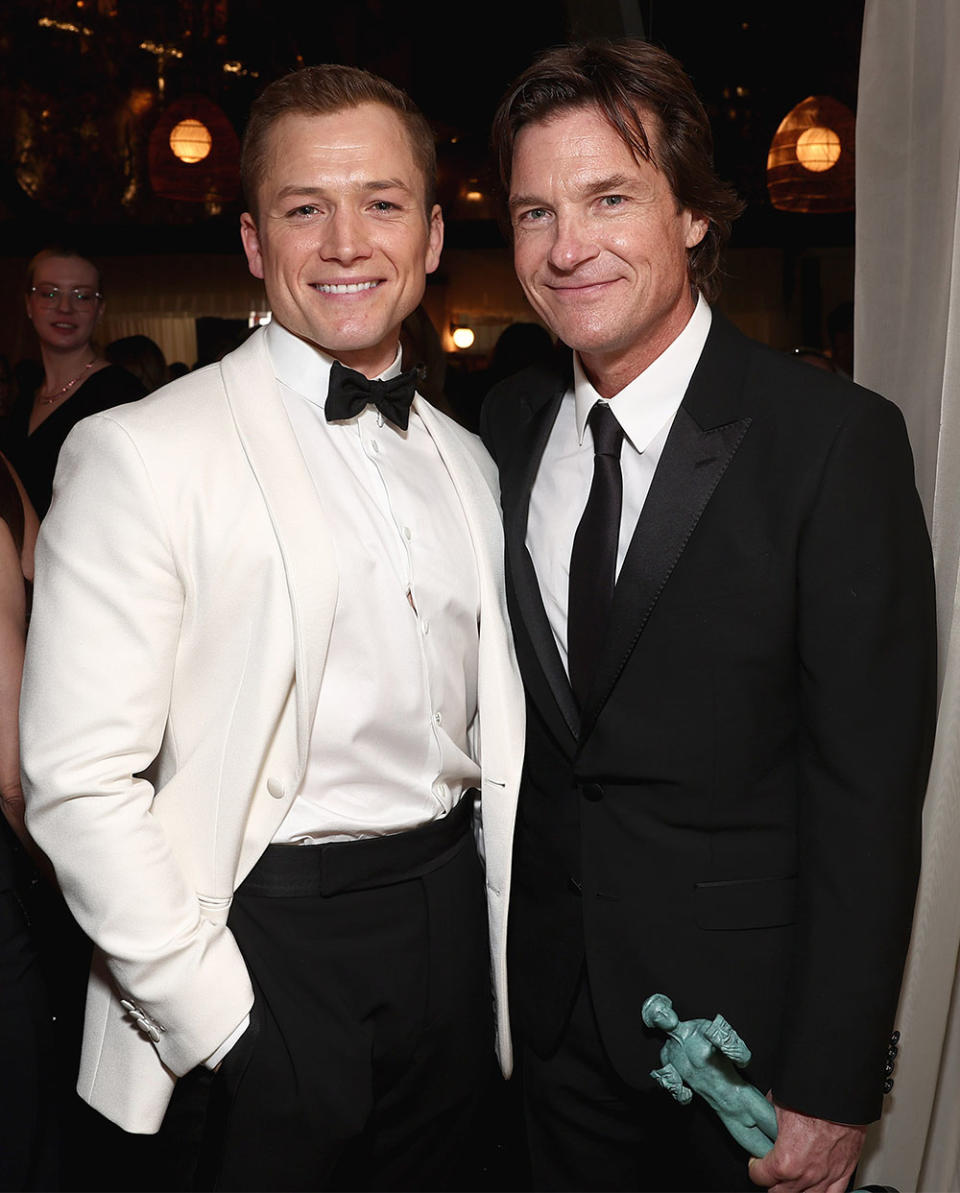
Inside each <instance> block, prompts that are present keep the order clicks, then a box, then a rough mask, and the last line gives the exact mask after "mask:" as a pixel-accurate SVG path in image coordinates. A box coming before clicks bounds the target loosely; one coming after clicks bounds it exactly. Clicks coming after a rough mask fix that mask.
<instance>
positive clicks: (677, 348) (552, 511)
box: [526, 295, 712, 667]
mask: <svg viewBox="0 0 960 1193" xmlns="http://www.w3.org/2000/svg"><path fill="white" fill-rule="evenodd" d="M711 318H712V316H711V312H710V307H709V306H708V305H707V303H706V302H705V301H704V298H703V296H702V295H700V296H699V298H698V300H697V305H696V307H695V309H694V312H693V314H692V315H691V317H690V320H689V321H688V323H687V325H686V327H684V329H683V331H681V332H680V334H679V335H678V336H677V338H676V339H675V340H674V341H673V343H672V344H670V345H669V347H667V348H666V349H665V350H664V351H663V352H662V353H661V354H660V355H659V356H658V357H657V359H656V360H655V361H653V363H652V364H650V365H648V366H647V368H646V369H644V371H643V372H642V373H641V374H640V375H639V376H638V377H635V378H634V379H633V380H632V381H631V382H629V384H628V385H626V386H625V387H624V388H623V389H622V390H621V391H620V392H619V393H618V394H617V395H616V396H615V397H613V398H610V399H609V403H608V404H609V406H610V409H611V410H612V411H613V413H614V415H615V416H616V418H617V421H618V422H619V423H620V426H621V427H623V431H624V440H623V448H622V450H621V453H620V468H621V472H622V475H623V506H622V509H621V513H620V538H619V541H618V544H617V575H618V576H619V575H620V568H621V567H622V565H623V561H624V558H625V556H626V554H627V548H628V547H629V546H630V540H631V538H632V537H633V531H634V528H635V527H636V525H637V519H638V518H639V517H640V511H641V510H642V509H643V503H644V502H645V501H646V499H647V493H648V492H649V490H650V485H651V482H652V481H653V474H654V472H656V469H657V464H658V463H659V462H660V453H661V452H662V451H663V445H664V443H666V440H667V435H668V434H669V433H670V428H671V427H672V426H673V420H674V418H675V417H676V413H677V410H678V409H679V408H680V403H681V401H682V400H683V395H684V393H685V392H686V389H687V386H688V385H689V384H690V378H691V377H692V376H693V371H694V369H695V368H696V367H697V362H698V361H699V359H700V354H701V352H702V351H703V345H704V343H705V342H706V339H707V333H708V332H709V330H710V322H711ZM598 401H603V399H602V398H601V397H600V395H599V394H598V393H597V391H596V390H595V389H594V388H593V386H592V385H591V384H590V382H589V380H588V379H587V377H586V374H585V373H584V371H583V368H582V366H581V364H580V360H579V358H578V357H577V355H576V353H574V357H573V386H572V387H571V388H570V389H568V390H567V392H566V393H565V394H564V395H563V398H562V400H561V403H560V409H559V411H558V413H557V419H556V422H555V423H554V424H553V427H552V429H551V431H550V436H549V438H548V440H547V445H546V447H545V449H544V452H543V458H542V459H541V461H540V468H539V471H538V472H537V476H536V479H535V480H534V482H533V489H532V491H531V493H530V512H529V516H528V518H527V538H526V544H527V550H528V551H529V552H530V556H531V558H532V559H533V566H534V570H535V571H536V574H537V580H538V581H539V584H540V594H541V597H542V599H543V606H544V609H545V610H546V614H547V619H548V620H549V622H550V628H551V629H552V630H553V636H554V638H555V640H556V643H557V647H558V649H559V651H560V657H561V659H562V660H563V665H564V667H567V666H568V664H567V605H568V601H569V588H570V552H571V550H572V549H573V539H574V536H575V535H576V532H577V526H578V525H579V522H580V518H581V516H582V514H583V510H584V507H585V506H586V504H587V497H588V495H589V493H590V484H591V482H592V480H593V454H594V453H593V438H592V436H591V435H590V434H589V433H587V417H588V415H589V414H590V411H591V410H592V409H593V406H594V404H595V403H596V402H598Z"/></svg>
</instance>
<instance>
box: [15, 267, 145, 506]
mask: <svg viewBox="0 0 960 1193" xmlns="http://www.w3.org/2000/svg"><path fill="white" fill-rule="evenodd" d="M26 304H27V318H28V319H29V320H30V322H31V323H32V324H33V329H34V331H35V332H36V334H37V339H38V340H39V341H40V357H41V363H42V365H43V379H42V380H41V381H40V383H39V385H38V386H36V388H27V387H23V388H21V389H20V390H19V392H18V394H17V396H16V399H15V402H14V407H13V410H12V413H11V415H10V417H9V419H8V420H7V429H6V438H5V448H6V451H7V455H8V456H9V458H10V461H11V463H12V464H13V466H14V468H15V469H16V471H17V472H18V473H19V476H20V479H21V481H22V482H23V486H24V488H25V489H26V491H27V494H28V495H29V498H30V501H31V503H32V504H33V507H34V509H35V510H36V512H37V514H38V516H39V517H41V518H42V517H43V515H44V514H45V513H46V511H47V507H48V506H49V504H50V498H51V495H52V492H53V474H54V471H55V469H56V466H57V457H58V455H59V454H60V448H61V447H62V445H63V441H64V439H66V437H67V434H68V433H69V432H70V430H71V429H72V427H73V426H74V424H75V423H77V422H79V421H80V419H81V418H86V416H87V415H89V414H96V413H97V412H98V411H101V410H106V409H108V408H109V407H110V406H117V405H119V404H120V403H121V402H131V401H133V400H134V399H135V398H140V397H142V396H143V394H144V392H145V390H144V387H143V385H142V384H141V383H140V382H139V381H138V380H137V379H136V378H135V377H133V376H132V375H131V374H130V373H128V372H127V371H126V370H125V369H121V368H119V367H118V366H116V365H111V364H110V363H109V361H107V360H106V359H105V358H104V357H103V356H101V355H100V354H99V353H98V352H97V350H96V348H95V347H94V344H93V334H94V331H95V329H96V326H97V323H98V321H99V319H100V317H101V315H102V314H103V310H104V299H103V293H102V291H101V283H100V271H99V270H98V269H97V267H96V266H95V265H94V264H93V262H92V261H88V260H87V258H86V257H82V256H80V254H79V253H77V252H75V251H74V250H72V249H67V248H60V247H50V248H46V249H42V250H41V251H40V252H39V253H37V255H36V256H35V257H34V258H33V260H32V261H31V262H30V264H29V266H28V267H27V293H26Z"/></svg>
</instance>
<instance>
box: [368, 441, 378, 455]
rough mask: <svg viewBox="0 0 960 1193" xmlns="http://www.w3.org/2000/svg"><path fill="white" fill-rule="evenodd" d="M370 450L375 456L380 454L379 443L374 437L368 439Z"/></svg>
mask: <svg viewBox="0 0 960 1193" xmlns="http://www.w3.org/2000/svg"><path fill="white" fill-rule="evenodd" d="M370 450H371V451H372V452H373V454H374V455H375V456H379V454H380V444H379V443H378V441H377V440H376V439H371V440H370Z"/></svg>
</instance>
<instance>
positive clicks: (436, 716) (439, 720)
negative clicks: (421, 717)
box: [433, 712, 443, 725]
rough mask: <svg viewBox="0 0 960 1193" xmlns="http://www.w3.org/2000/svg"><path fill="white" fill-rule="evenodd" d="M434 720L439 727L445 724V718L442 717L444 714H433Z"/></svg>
mask: <svg viewBox="0 0 960 1193" xmlns="http://www.w3.org/2000/svg"><path fill="white" fill-rule="evenodd" d="M433 719H434V721H435V722H436V724H437V725H440V724H442V723H443V716H442V714H441V713H438V712H435V713H434V714H433Z"/></svg>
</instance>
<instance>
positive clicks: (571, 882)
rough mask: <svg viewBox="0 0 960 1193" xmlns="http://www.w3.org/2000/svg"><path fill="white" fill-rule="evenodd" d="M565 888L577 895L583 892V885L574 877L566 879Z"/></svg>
mask: <svg viewBox="0 0 960 1193" xmlns="http://www.w3.org/2000/svg"><path fill="white" fill-rule="evenodd" d="M567 890H568V891H569V892H570V894H571V895H579V894H582V893H583V887H582V886H581V885H580V883H579V882H577V880H576V879H575V878H568V879H567Z"/></svg>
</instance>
